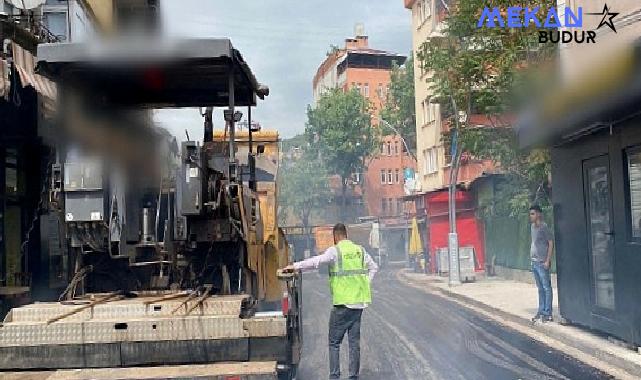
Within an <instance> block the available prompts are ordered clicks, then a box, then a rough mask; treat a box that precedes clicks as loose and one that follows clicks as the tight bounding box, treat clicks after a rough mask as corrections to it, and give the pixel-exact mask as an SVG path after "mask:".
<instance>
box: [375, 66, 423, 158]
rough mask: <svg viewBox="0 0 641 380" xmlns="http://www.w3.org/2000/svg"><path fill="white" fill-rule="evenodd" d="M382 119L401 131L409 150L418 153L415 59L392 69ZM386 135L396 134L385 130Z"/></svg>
mask: <svg viewBox="0 0 641 380" xmlns="http://www.w3.org/2000/svg"><path fill="white" fill-rule="evenodd" d="M381 118H382V119H383V120H385V121H387V122H388V123H389V124H390V125H392V126H394V127H395V128H396V129H398V130H399V132H400V133H401V135H402V137H403V138H404V139H405V141H406V142H407V145H408V146H409V148H410V149H411V150H412V151H414V152H416V105H415V94H414V58H413V56H412V55H410V57H409V58H408V60H407V61H406V62H405V65H403V66H398V65H396V63H394V67H392V73H391V80H390V85H389V91H388V93H387V99H386V102H385V105H384V106H383V109H382V110H381ZM382 132H383V133H384V134H394V132H393V131H391V130H389V129H388V128H383V130H382Z"/></svg>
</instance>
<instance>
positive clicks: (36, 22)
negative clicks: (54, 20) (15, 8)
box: [0, 14, 60, 53]
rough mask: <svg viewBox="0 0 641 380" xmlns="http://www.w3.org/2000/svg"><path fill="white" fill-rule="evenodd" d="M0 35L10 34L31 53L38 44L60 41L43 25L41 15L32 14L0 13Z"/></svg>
mask: <svg viewBox="0 0 641 380" xmlns="http://www.w3.org/2000/svg"><path fill="white" fill-rule="evenodd" d="M0 35H4V36H11V39H12V40H14V41H15V42H16V43H17V44H19V45H20V46H23V47H24V48H25V49H27V50H29V51H30V52H32V53H35V50H36V46H37V45H38V44H41V43H53V42H60V39H59V38H58V37H57V36H55V35H54V34H53V33H51V31H49V29H47V27H46V26H45V25H44V23H43V20H42V17H41V16H34V15H24V14H23V15H0Z"/></svg>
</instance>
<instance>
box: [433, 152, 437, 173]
mask: <svg viewBox="0 0 641 380" xmlns="http://www.w3.org/2000/svg"><path fill="white" fill-rule="evenodd" d="M432 164H433V167H432V173H436V172H438V149H437V148H432Z"/></svg>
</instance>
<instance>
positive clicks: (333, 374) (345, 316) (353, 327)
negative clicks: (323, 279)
mask: <svg viewBox="0 0 641 380" xmlns="http://www.w3.org/2000/svg"><path fill="white" fill-rule="evenodd" d="M362 315H363V310H362V309H350V308H347V307H345V306H334V308H333V309H332V313H331V314H330V317H329V378H330V379H340V377H341V361H340V348H341V343H342V342H343V336H345V333H347V337H348V341H349V378H350V379H358V373H359V371H360V366H361V343H360V340H361V316H362Z"/></svg>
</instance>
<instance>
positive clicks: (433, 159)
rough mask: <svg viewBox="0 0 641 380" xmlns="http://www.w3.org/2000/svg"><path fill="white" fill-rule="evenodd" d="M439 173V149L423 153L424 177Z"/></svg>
mask: <svg viewBox="0 0 641 380" xmlns="http://www.w3.org/2000/svg"><path fill="white" fill-rule="evenodd" d="M436 172H438V148H437V147H433V148H430V149H425V150H424V151H423V175H428V174H432V173H436Z"/></svg>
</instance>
